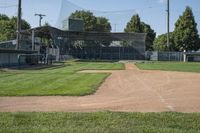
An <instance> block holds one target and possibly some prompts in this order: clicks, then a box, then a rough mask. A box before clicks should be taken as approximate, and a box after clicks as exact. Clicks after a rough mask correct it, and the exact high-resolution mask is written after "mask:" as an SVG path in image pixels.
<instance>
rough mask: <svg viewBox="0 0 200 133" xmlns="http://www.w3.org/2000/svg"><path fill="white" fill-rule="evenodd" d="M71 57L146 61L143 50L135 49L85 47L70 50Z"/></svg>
mask: <svg viewBox="0 0 200 133" xmlns="http://www.w3.org/2000/svg"><path fill="white" fill-rule="evenodd" d="M69 55H72V56H73V57H75V58H79V59H103V60H144V59H145V52H144V50H143V49H139V48H133V47H99V48H93V47H83V48H73V49H70V50H69Z"/></svg>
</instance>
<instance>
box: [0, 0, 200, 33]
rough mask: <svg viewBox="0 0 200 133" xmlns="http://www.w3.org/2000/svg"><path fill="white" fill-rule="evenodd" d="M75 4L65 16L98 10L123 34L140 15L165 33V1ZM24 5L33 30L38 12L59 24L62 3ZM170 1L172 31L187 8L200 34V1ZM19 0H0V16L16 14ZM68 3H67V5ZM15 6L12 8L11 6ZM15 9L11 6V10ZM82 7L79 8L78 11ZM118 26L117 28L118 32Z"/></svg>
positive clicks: (77, 0) (41, 0)
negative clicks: (75, 11) (190, 8)
mask: <svg viewBox="0 0 200 133" xmlns="http://www.w3.org/2000/svg"><path fill="white" fill-rule="evenodd" d="M68 1H70V2H72V3H74V4H75V5H77V6H73V5H72V4H67V5H66V6H65V5H63V9H62V11H63V12H62V14H64V13H65V12H66V14H67V13H68V14H69V12H70V11H72V10H74V9H81V8H83V9H87V10H95V11H94V13H95V14H96V15H101V16H105V17H108V18H110V21H111V23H112V28H113V31H115V30H116V31H123V29H124V27H125V25H126V23H127V22H128V21H129V20H130V17H131V16H132V15H133V14H135V13H138V14H139V15H140V17H141V20H142V21H144V22H145V23H148V24H150V25H151V27H152V28H153V29H154V30H155V31H156V32H157V34H163V33H165V32H166V11H165V10H166V2H165V0H68ZM22 2H23V4H22V5H23V6H22V8H23V18H24V19H26V20H27V21H28V22H29V23H30V24H31V25H32V27H36V26H38V18H37V17H35V16H34V14H35V13H42V14H46V15H47V17H45V18H44V20H43V22H45V21H46V22H49V23H50V24H51V25H52V26H54V25H56V24H57V20H58V18H59V15H60V8H61V7H62V6H61V3H62V0H22ZM170 2H171V7H170V10H171V18H170V19H171V22H170V25H171V28H170V30H171V31H173V29H174V23H175V22H176V20H177V19H178V17H179V15H181V14H182V12H183V11H184V9H185V7H186V6H190V7H192V9H193V12H194V16H195V20H196V22H197V23H198V30H199V31H200V9H199V7H198V6H199V5H200V0H170ZM16 3H17V0H0V13H5V14H7V15H9V16H13V15H16V14H17V11H16V10H17V7H16V6H15V5H16ZM65 3H67V2H65ZM12 5H13V6H12ZM10 6H12V7H10ZM79 7H80V8H79ZM129 9H131V10H130V11H125V12H112V13H110V12H103V13H102V12H99V11H119V10H129ZM115 25H116V29H115Z"/></svg>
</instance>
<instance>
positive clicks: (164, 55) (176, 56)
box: [146, 51, 184, 61]
mask: <svg viewBox="0 0 200 133" xmlns="http://www.w3.org/2000/svg"><path fill="white" fill-rule="evenodd" d="M183 55H184V53H183V52H157V51H153V52H146V59H147V60H153V61H183Z"/></svg>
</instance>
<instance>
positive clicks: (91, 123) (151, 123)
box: [0, 112, 200, 133]
mask: <svg viewBox="0 0 200 133" xmlns="http://www.w3.org/2000/svg"><path fill="white" fill-rule="evenodd" d="M0 119H1V121H0V127H1V128H0V132H20V133H23V132H24V133H25V132H26V133H27V132H33V133H36V132H42V133H49V132H66V133H74V132H78V133H79V132H80V133H82V132H87V133H90V132H91V133H93V132H97V133H102V132H103V133H112V132H115V133H116V132H117V133H154V132H156V133H157V132H158V133H198V132H200V124H199V123H200V114H198V113H196V114H195V113H194V114H183V113H172V112H169V113H113V112H96V113H0Z"/></svg>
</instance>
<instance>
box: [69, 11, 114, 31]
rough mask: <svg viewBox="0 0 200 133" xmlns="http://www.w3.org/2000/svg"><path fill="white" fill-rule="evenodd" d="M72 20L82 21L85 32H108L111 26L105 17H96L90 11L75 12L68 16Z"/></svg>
mask: <svg viewBox="0 0 200 133" xmlns="http://www.w3.org/2000/svg"><path fill="white" fill-rule="evenodd" d="M70 18H72V19H77V18H79V19H82V20H83V23H84V29H85V31H99V32H110V31H111V24H110V22H109V20H108V19H107V18H105V17H96V16H94V14H93V13H92V12H90V11H84V10H81V11H76V12H74V13H72V14H71V15H70Z"/></svg>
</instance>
